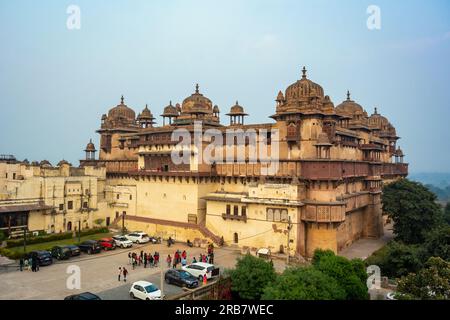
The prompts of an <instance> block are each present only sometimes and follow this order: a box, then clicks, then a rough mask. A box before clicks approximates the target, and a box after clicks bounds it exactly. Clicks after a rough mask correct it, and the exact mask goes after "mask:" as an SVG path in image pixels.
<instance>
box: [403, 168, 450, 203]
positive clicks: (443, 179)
mask: <svg viewBox="0 0 450 320" xmlns="http://www.w3.org/2000/svg"><path fill="white" fill-rule="evenodd" d="M408 178H409V179H410V180H414V181H418V182H421V183H423V184H424V185H426V186H427V187H428V188H429V189H430V190H431V191H432V192H433V193H435V194H436V196H437V197H438V199H439V201H443V202H448V201H450V173H438V172H432V173H412V174H410V175H409V176H408Z"/></svg>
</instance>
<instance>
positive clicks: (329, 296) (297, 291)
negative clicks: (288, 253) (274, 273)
mask: <svg viewBox="0 0 450 320" xmlns="http://www.w3.org/2000/svg"><path fill="white" fill-rule="evenodd" d="M345 297H346V294H345V291H344V290H343V289H342V288H341V287H340V286H339V284H338V282H337V281H336V280H335V279H333V278H332V277H330V276H328V275H326V274H324V273H323V272H321V271H319V270H316V269H314V268H313V267H300V268H289V269H286V270H285V271H284V272H283V274H282V275H280V276H278V277H277V279H276V280H275V283H274V284H270V285H268V286H267V287H266V288H265V290H264V294H263V296H262V299H264V300H343V299H345Z"/></svg>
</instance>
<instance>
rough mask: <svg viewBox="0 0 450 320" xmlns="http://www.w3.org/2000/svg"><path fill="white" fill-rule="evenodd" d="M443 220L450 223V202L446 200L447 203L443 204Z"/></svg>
mask: <svg viewBox="0 0 450 320" xmlns="http://www.w3.org/2000/svg"><path fill="white" fill-rule="evenodd" d="M444 220H445V222H446V223H447V224H450V202H447V205H446V206H445V209H444Z"/></svg>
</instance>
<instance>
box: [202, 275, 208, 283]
mask: <svg viewBox="0 0 450 320" xmlns="http://www.w3.org/2000/svg"><path fill="white" fill-rule="evenodd" d="M207 283H208V278H207V277H206V274H204V275H203V285H206V284H207Z"/></svg>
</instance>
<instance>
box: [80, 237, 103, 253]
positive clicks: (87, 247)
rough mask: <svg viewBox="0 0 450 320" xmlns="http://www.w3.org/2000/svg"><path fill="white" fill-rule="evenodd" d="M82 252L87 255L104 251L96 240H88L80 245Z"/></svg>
mask: <svg viewBox="0 0 450 320" xmlns="http://www.w3.org/2000/svg"><path fill="white" fill-rule="evenodd" d="M78 247H79V248H80V250H81V251H82V252H86V253H87V254H93V253H99V252H100V251H102V247H101V246H100V244H99V243H98V241H95V240H86V241H83V242H82V243H80V244H79V245H78Z"/></svg>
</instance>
